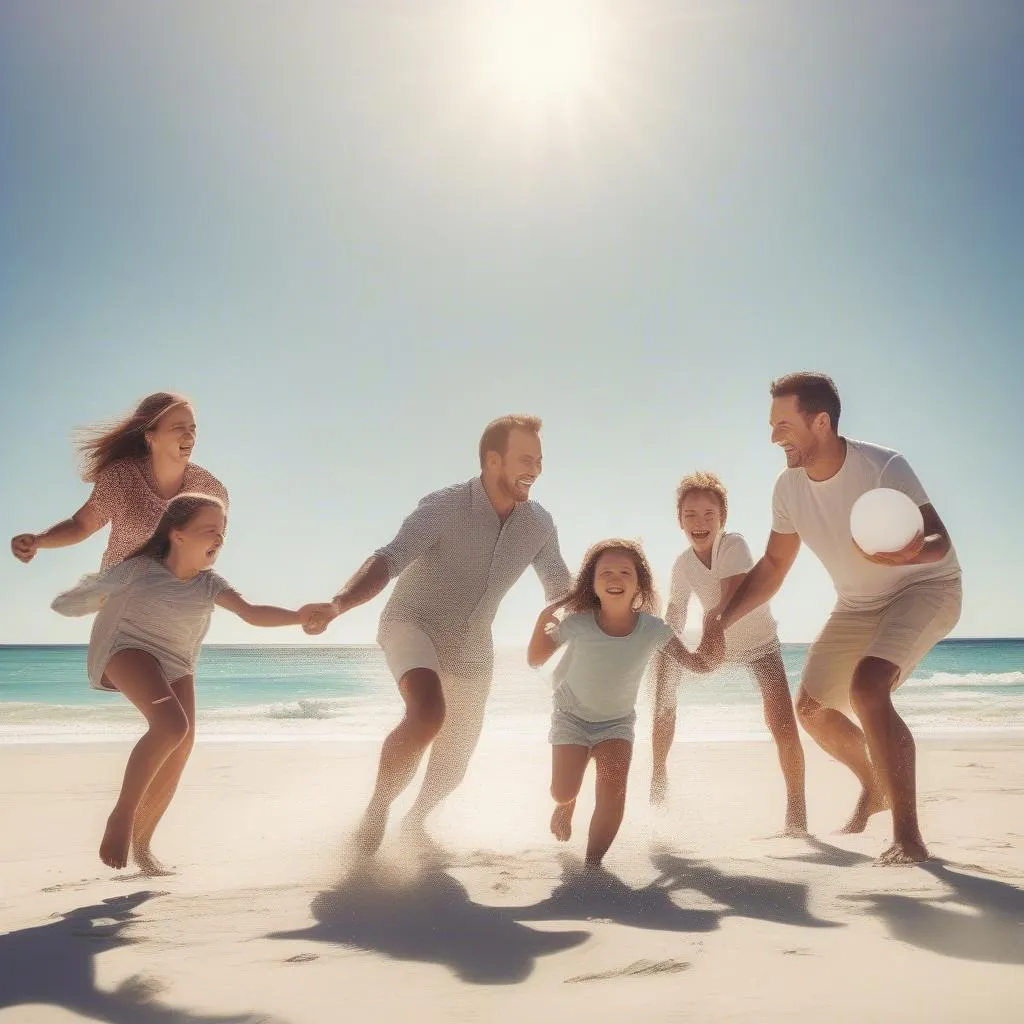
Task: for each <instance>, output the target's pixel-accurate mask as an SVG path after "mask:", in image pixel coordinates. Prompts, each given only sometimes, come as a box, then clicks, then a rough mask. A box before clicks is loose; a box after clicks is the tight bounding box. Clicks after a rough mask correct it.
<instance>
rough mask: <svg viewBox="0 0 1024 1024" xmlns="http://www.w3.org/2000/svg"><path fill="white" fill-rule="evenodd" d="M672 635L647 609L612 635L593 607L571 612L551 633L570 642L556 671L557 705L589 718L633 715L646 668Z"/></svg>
mask: <svg viewBox="0 0 1024 1024" xmlns="http://www.w3.org/2000/svg"><path fill="white" fill-rule="evenodd" d="M672 635H673V633H672V627H671V626H669V625H668V623H666V622H665V621H664V619H659V618H658V617H657V616H655V615H647V614H645V613H643V612H641V613H640V615H639V616H638V617H637V621H636V626H635V627H634V629H633V632H632V633H630V634H629V635H628V636H609V635H608V634H607V633H606V632H605V631H604V630H603V629H601V627H600V626H599V625H598V624H597V617H596V616H595V614H594V613H593V612H582V613H580V614H577V615H570V616H569V617H568V618H566V619H565V620H563V621H562V622H561V623H560V624H559V625H558V627H557V628H556V629H554V630H552V632H551V638H552V639H553V640H554V641H555V642H556V643H558V644H563V643H564V644H566V645H567V649H566V651H565V653H564V654H563V655H562V660H561V661H560V662H559V663H558V665H557V666H556V667H555V671H554V673H553V676H554V681H555V685H556V690H555V706H556V707H557V708H559V709H560V710H562V711H568V712H569V713H570V714H573V715H575V716H576V717H577V718H582V719H583V720H584V721H587V722H609V721H611V720H612V719H615V718H625V717H626V716H627V715H631V714H633V712H634V710H635V708H636V695H637V693H638V691H639V689H640V683H641V680H642V679H643V676H644V669H645V668H646V667H647V663H648V662H649V661H650V660H651V655H652V654H654V652H655V651H656V650H658V648H659V647H663V646H664V645H665V644H666V643H667V642H668V641H669V640H670V639H671V638H672Z"/></svg>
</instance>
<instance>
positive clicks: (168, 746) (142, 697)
mask: <svg viewBox="0 0 1024 1024" xmlns="http://www.w3.org/2000/svg"><path fill="white" fill-rule="evenodd" d="M106 677H107V679H108V680H109V681H110V683H111V684H112V685H113V686H115V687H116V688H117V689H118V690H119V691H120V692H121V693H123V694H124V695H125V696H126V697H127V698H128V699H129V700H130V701H131V702H132V703H133V704H134V705H135V706H136V707H137V708H138V709H139V711H141V712H142V714H143V716H144V717H145V719H146V722H147V723H148V725H149V728H148V729H147V730H146V732H145V734H144V735H143V736H142V738H141V739H140V740H139V742H138V743H136V744H135V746H134V747H133V748H132V752H131V754H130V755H129V756H128V764H127V765H126V766H125V770H124V781H123V782H122V783H121V793H120V795H119V796H118V798H117V803H116V804H115V805H114V810H113V811H112V812H111V814H110V817H109V818H108V819H107V827H106V830H105V832H104V834H103V841H102V842H101V843H100V860H102V861H103V863H104V864H106V865H107V866H108V867H112V868H123V867H124V866H125V865H126V864H127V863H128V850H129V847H130V845H131V838H132V829H133V826H134V823H135V814H136V812H137V811H138V808H139V804H140V803H141V802H142V799H143V796H144V795H145V793H146V790H148V789H149V787H150V784H151V783H152V782H153V779H154V778H155V777H156V775H157V772H159V770H160V768H161V766H162V765H163V764H164V762H165V761H166V760H167V758H168V757H169V756H170V755H171V753H172V752H173V751H174V750H175V748H176V747H177V746H178V745H179V744H180V743H181V742H182V740H184V739H185V737H186V735H187V734H188V728H189V724H188V717H187V716H186V714H185V711H184V710H183V709H182V706H181V704H180V703H179V702H178V698H177V696H176V694H175V693H174V691H173V690H172V689H171V688H170V686H169V685H168V683H167V680H166V679H164V676H163V673H162V672H161V670H160V665H159V663H158V662H157V660H156V659H155V658H154V657H153V656H152V655H151V654H147V653H146V652H145V651H135V650H131V651H119V652H118V653H117V654H115V655H114V656H113V657H112V658H111V659H110V662H109V663H108V665H107V668H106Z"/></svg>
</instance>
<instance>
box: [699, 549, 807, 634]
mask: <svg viewBox="0 0 1024 1024" xmlns="http://www.w3.org/2000/svg"><path fill="white" fill-rule="evenodd" d="M799 551H800V535H799V534H797V533H777V532H776V531H775V530H772V532H771V533H770V534H769V536H768V545H767V547H766V548H765V552H764V554H763V555H762V556H761V560H760V561H759V562H758V563H757V564H756V565H755V566H754V568H753V569H751V570H750V572H748V573H747V575H746V577H745V578H744V580H743V582H742V583H741V584H740V585H739V586H738V587H737V588H736V590H735V591H734V592H733V595H732V597H731V598H729V600H728V601H727V602H726V603H725V604H724V605H723V606H721V607H720V608H719V609H718V611H717V619H718V622H719V625H720V626H721V628H722V629H723V630H726V629H728V628H729V627H730V626H732V625H733V624H734V623H735V622H737V621H739V620H740V619H742V618H743V616H744V615H748V614H749V613H750V612H752V611H753V610H754V609H755V608H759V607H760V606H761V605H763V604H764V603H765V602H766V601H770V600H771V599H772V598H773V597H774V596H775V594H776V592H777V591H778V589H779V587H781V586H782V581H783V580H784V579H785V578H786V576H787V574H788V573H789V570H790V569H791V568H792V567H793V562H794V561H796V556H797V553H798V552H799Z"/></svg>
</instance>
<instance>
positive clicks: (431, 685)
mask: <svg viewBox="0 0 1024 1024" xmlns="http://www.w3.org/2000/svg"><path fill="white" fill-rule="evenodd" d="M398 689H399V691H400V692H401V694H402V698H403V700H404V701H405V716H404V717H403V718H402V721H401V722H399V723H398V725H397V727H396V728H395V729H394V730H392V732H391V734H390V735H389V736H388V738H387V739H386V740H385V741H384V745H383V746H382V747H381V752H380V766H379V767H378V769H377V784H376V786H375V787H374V790H373V796H372V797H371V798H370V803H369V805H368V806H367V808H366V812H365V813H364V814H363V820H362V822H361V823H360V825H359V829H358V830H357V832H356V842H357V843H358V845H359V848H360V849H361V850H362V851H363V852H364V853H373V852H374V851H375V850H376V849H377V848H378V847H379V846H380V844H381V841H382V840H383V839H384V830H385V829H386V828H387V823H388V812H389V811H390V810H391V805H392V803H394V801H395V798H396V797H397V796H398V795H399V794H400V793H401V792H402V790H404V789H405V787H406V786H408V785H409V782H410V781H411V780H412V777H413V776H414V775H415V774H416V769H417V768H418V767H419V763H420V760H421V759H422V757H423V752H424V751H425V750H426V749H427V747H428V746H429V745H430V743H431V742H432V741H433V739H434V737H435V736H436V735H437V734H438V732H439V730H440V729H441V725H442V724H443V722H444V713H445V709H444V695H443V694H442V691H441V680H440V679H438V677H437V673H436V672H434V671H433V670H432V669H429V668H414V669H411V670H410V671H409V672H406V674H405V675H404V676H402V679H401V682H399V684H398Z"/></svg>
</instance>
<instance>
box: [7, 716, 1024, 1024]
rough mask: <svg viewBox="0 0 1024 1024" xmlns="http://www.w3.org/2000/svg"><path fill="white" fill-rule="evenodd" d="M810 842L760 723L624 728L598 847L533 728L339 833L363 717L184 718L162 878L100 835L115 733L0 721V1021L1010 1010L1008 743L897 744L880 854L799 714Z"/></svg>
mask: <svg viewBox="0 0 1024 1024" xmlns="http://www.w3.org/2000/svg"><path fill="white" fill-rule="evenodd" d="M805 748H806V750H807V756H808V801H809V811H810V818H811V827H812V829H813V830H814V831H815V832H816V834H817V838H816V839H814V840H813V841H809V842H803V841H797V840H790V839H761V838H758V837H760V836H764V835H766V834H770V833H771V832H772V831H773V830H776V829H777V828H778V827H779V826H780V824H781V815H782V783H781V777H780V775H779V773H778V770H777V767H776V763H775V755H774V748H773V747H772V746H771V745H770V744H769V743H722V744H677V745H676V747H675V748H674V750H673V755H672V769H673V791H672V794H671V797H670V802H669V805H668V807H667V808H666V809H665V810H664V811H662V812H660V813H656V812H653V811H652V810H651V809H650V808H649V807H648V804H647V783H648V780H649V776H650V753H649V747H646V746H645V745H643V744H642V743H641V744H639V745H638V747H637V752H636V757H635V760H634V767H633V772H632V776H631V787H632V789H631V793H630V799H629V806H628V809H627V818H626V823H625V825H624V827H623V830H622V832H621V833H620V836H619V839H618V841H617V842H616V844H615V846H614V847H613V848H612V851H611V853H610V855H609V857H608V859H607V862H606V868H607V871H606V873H604V874H602V875H598V876H594V877H585V876H581V875H580V872H579V867H580V860H579V858H580V857H581V855H582V852H583V843H584V839H585V832H586V824H587V821H588V820H589V814H590V810H591V808H592V796H591V795H590V791H591V790H592V785H593V782H592V770H591V773H588V777H587V780H586V782H585V796H584V798H583V799H582V800H581V801H580V805H579V807H578V810H577V820H576V833H575V834H574V836H573V839H572V840H571V841H570V842H569V843H568V844H566V845H562V844H558V843H556V842H555V841H554V840H553V839H552V837H551V836H550V835H549V834H548V832H547V823H548V818H549V815H550V803H549V801H548V797H547V785H548V770H549V760H548V759H549V756H550V755H549V748H547V747H546V746H545V745H544V744H543V743H536V744H525V743H523V742H519V741H516V742H513V741H508V742H506V741H502V740H498V739H495V740H491V741H490V742H488V743H486V744H485V745H483V746H482V747H481V749H480V750H479V752H478V754H477V756H476V759H475V760H474V762H473V764H472V766H471V769H470V774H469V777H468V778H467V780H466V782H465V784H464V785H463V787H462V788H461V789H460V790H459V791H458V793H457V794H456V795H455V796H454V797H453V798H452V799H451V800H449V802H448V804H447V805H446V806H445V807H444V808H443V809H442V811H441V812H439V813H438V814H437V816H436V817H435V819H434V820H433V822H432V825H433V834H434V838H435V840H436V846H433V847H430V848H425V847H423V846H420V847H418V848H413V847H412V846H411V845H410V844H409V843H407V842H403V840H402V835H401V833H400V831H399V830H398V828H397V825H398V823H399V819H400V814H401V811H402V810H403V809H404V807H405V806H407V805H408V803H409V798H411V792H410V794H408V798H406V799H404V800H403V802H402V803H400V804H399V805H398V807H397V809H396V816H395V819H394V820H393V827H392V829H391V831H390V832H389V836H388V840H387V842H386V844H385V847H384V848H383V850H382V851H381V854H380V855H379V856H378V858H377V859H376V860H375V861H374V862H373V863H372V864H371V865H369V866H363V867H357V866H356V864H355V861H354V860H353V859H352V858H351V856H350V855H349V854H348V853H347V852H346V836H347V834H348V833H349V832H350V830H351V828H352V826H353V824H354V822H355V820H356V818H357V815H358V812H359V809H360V807H361V805H362V804H363V802H364V801H365V798H366V795H367V794H368V792H369V789H370V785H371V782H372V778H373V774H374V771H375V767H376V756H377V750H378V748H377V746H376V745H375V744H369V743H365V744H364V743H337V742H323V743H308V744H297V743H220V742H217V743H215V742H210V743H202V742H201V743H200V744H199V745H198V747H197V748H196V751H195V753H194V755H193V761H192V763H191V765H190V767H189V769H188V771H187V773H186V775H185V779H184V781H183V783H182V787H181V790H180V791H179V794H178V797H177V798H176V801H175V803H174V804H173V806H172V807H171V809H170V811H169V813H168V815H167V817H166V819H165V821H164V823H163V825H162V826H161V829H160V831H159V832H158V833H157V841H156V843H155V850H156V852H157V854H158V855H159V856H160V857H162V858H164V859H166V860H167V861H168V862H169V863H171V864H173V865H174V866H175V867H176V869H177V874H175V875H173V876H170V877H161V878H144V877H140V876H139V875H138V874H135V875H133V874H132V873H131V872H130V871H128V872H124V873H121V874H120V875H119V874H116V873H114V872H111V871H110V870H108V869H106V868H104V867H103V865H102V864H100V862H99V860H98V858H97V856H96V848H97V845H98V842H99V837H100V832H101V829H102V825H103V822H104V820H105V818H106V815H107V813H108V812H109V809H110V807H111V805H112V801H113V798H114V795H115V791H116V786H117V785H118V783H119V780H120V774H121V771H122V768H123V764H124V760H125V756H126V754H127V751H128V749H129V748H128V746H127V745H126V744H113V743H111V744H62V745H52V746H45V745H21V746H19V745H8V746H3V747H0V809H2V817H0V1022H3V1024H7V1022H15V1021H16V1022H18V1024H43V1022H47V1024H50V1022H53V1024H63V1022H67V1021H74V1020H100V1021H111V1022H135V1021H139V1022H153V1024H156V1022H159V1024H169V1022H175V1021H182V1022H184V1021H203V1022H207V1021H229V1020H230V1021H243V1020H253V1021H255V1020H265V1021H274V1022H282V1024H283V1022H292V1024H307V1022H321V1021H336V1020H345V1021H357V1022H361V1021H374V1022H377V1021H401V1020H410V1019H417V1020H424V1021H428V1022H430V1021H476V1020H481V1021H483V1020H487V1021H516V1022H523V1021H526V1022H530V1024H535V1022H546V1021H563V1020H564V1021H574V1020H581V1021H583V1020H585V1021H591V1022H595V1024H596V1022H621V1024H630V1022H632V1021H634V1020H645V1021H683V1020H686V1021H698V1022H700V1021H735V1022H740V1021H742V1022H751V1024H754V1022H768V1021H823V1022H825V1021H827V1022H833V1021H835V1022H844V1021H851V1022H852V1021H858V1022H859V1021H864V1020H867V1019H868V1018H869V1017H884V1018H885V1019H888V1020H891V1021H901V1022H906V1021H910V1022H917V1021H921V1022H924V1021H929V1022H946V1021H948V1022H966V1021H993V1022H995V1021H999V1022H1003V1021H1013V1020H1022V1019H1024V970H1022V967H1024V747H1022V745H1021V743H1020V740H1019V739H1015V738H1012V737H1003V738H998V737H992V738H985V737H979V736H965V737H964V738H960V739H955V740H954V739H950V740H942V741H939V740H931V741H927V742H922V743H921V744H920V745H919V789H920V799H921V809H922V821H923V827H924V830H925V836H926V839H928V841H929V843H930V846H931V850H932V853H933V855H934V857H935V859H934V860H933V861H931V862H929V863H928V864H926V865H925V866H922V867H916V868H878V867H875V866H874V864H873V860H874V857H875V856H876V855H877V854H878V853H879V852H880V851H881V850H882V848H883V847H884V845H885V844H886V840H887V838H888V830H889V822H888V820H887V816H886V815H879V816H877V817H876V818H875V819H873V821H872V823H871V825H870V826H869V828H868V830H867V832H866V833H865V834H863V835H860V836H836V835H833V834H832V833H833V831H834V830H835V829H836V828H838V827H839V826H840V825H841V824H842V823H843V821H845V819H846V816H847V813H848V811H849V810H850V808H851V806H852V803H853V799H854V796H855V792H856V790H855V784H854V782H853V780H852V778H851V777H850V776H849V775H848V774H847V773H846V772H845V769H843V768H841V767H840V766H839V765H837V764H836V763H835V762H833V761H831V760H830V759H828V758H827V757H826V756H825V755H823V754H822V753H821V752H820V751H818V750H817V749H816V748H814V749H812V748H811V746H810V744H809V743H808V741H807V740H806V739H805Z"/></svg>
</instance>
